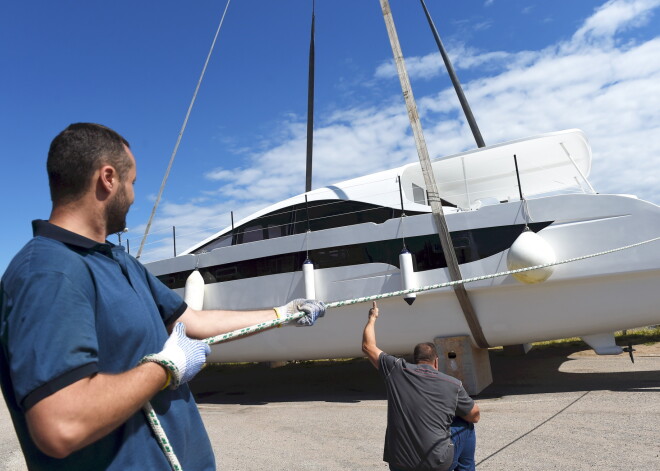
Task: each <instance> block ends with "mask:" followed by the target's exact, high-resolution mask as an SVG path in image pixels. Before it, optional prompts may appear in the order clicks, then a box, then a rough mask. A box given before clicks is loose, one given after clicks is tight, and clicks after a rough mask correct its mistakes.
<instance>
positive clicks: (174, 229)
mask: <svg viewBox="0 0 660 471" xmlns="http://www.w3.org/2000/svg"><path fill="white" fill-rule="evenodd" d="M172 243H173V245H174V256H175V257H176V226H172Z"/></svg>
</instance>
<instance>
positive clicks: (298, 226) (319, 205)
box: [194, 200, 424, 254]
mask: <svg viewBox="0 0 660 471" xmlns="http://www.w3.org/2000/svg"><path fill="white" fill-rule="evenodd" d="M406 214H408V215H409V216H413V215H417V214H424V213H422V212H417V211H409V212H407V213H406ZM400 216H401V210H400V209H395V208H388V207H384V206H378V205H375V204H371V203H363V202H360V201H345V200H320V201H312V202H310V203H308V204H305V203H298V204H295V205H293V206H289V207H287V208H282V209H278V210H276V211H273V212H270V213H268V214H264V215H263V216H260V217H258V218H256V219H253V220H251V221H249V222H247V223H245V224H243V225H241V226H238V227H236V228H235V229H234V230H233V231H232V233H229V234H224V235H222V236H220V237H219V238H217V239H215V240H212V241H211V242H208V243H207V244H205V245H203V246H201V247H200V248H198V249H197V250H195V252H194V253H196V254H198V253H204V252H210V251H211V250H213V249H217V248H219V247H227V246H229V245H238V244H245V243H247V242H256V241H258V240H265V239H274V238H276V237H283V236H287V235H293V234H302V233H305V232H307V229H308V228H309V230H311V231H320V230H323V229H330V228H333V227H342V226H351V225H354V224H362V223H365V222H373V223H376V224H381V223H383V222H385V221H387V220H388V219H392V218H398V217H400Z"/></svg>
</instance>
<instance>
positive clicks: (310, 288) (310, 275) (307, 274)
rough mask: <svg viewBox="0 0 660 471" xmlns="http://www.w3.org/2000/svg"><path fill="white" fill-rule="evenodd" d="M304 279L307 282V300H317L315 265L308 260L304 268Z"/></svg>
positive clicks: (304, 263)
mask: <svg viewBox="0 0 660 471" xmlns="http://www.w3.org/2000/svg"><path fill="white" fill-rule="evenodd" d="M302 271H303V278H304V280H305V298H307V299H316V283H315V280H314V264H313V263H312V261H311V260H310V259H306V260H305V261H304V262H303V266H302Z"/></svg>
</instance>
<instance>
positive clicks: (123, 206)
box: [105, 185, 131, 235]
mask: <svg viewBox="0 0 660 471" xmlns="http://www.w3.org/2000/svg"><path fill="white" fill-rule="evenodd" d="M130 207H131V204H130V203H129V202H128V198H127V197H126V188H125V187H124V185H121V188H120V190H119V191H118V192H117V194H116V195H115V197H114V198H113V199H112V200H110V201H109V202H108V205H107V206H106V207H105V223H106V232H107V233H108V235H110V234H116V233H117V232H122V231H123V230H124V228H125V227H126V215H127V214H128V208H130Z"/></svg>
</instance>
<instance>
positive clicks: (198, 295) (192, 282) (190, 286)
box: [183, 269, 204, 311]
mask: <svg viewBox="0 0 660 471" xmlns="http://www.w3.org/2000/svg"><path fill="white" fill-rule="evenodd" d="M183 300H184V301H185V302H186V304H187V305H188V307H190V308H191V309H194V310H195V311H201V310H202V308H203V307H204V278H202V274H201V273H200V272H199V270H197V269H195V270H193V272H192V273H191V274H190V275H189V276H188V279H187V280H186V287H185V288H184V290H183Z"/></svg>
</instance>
